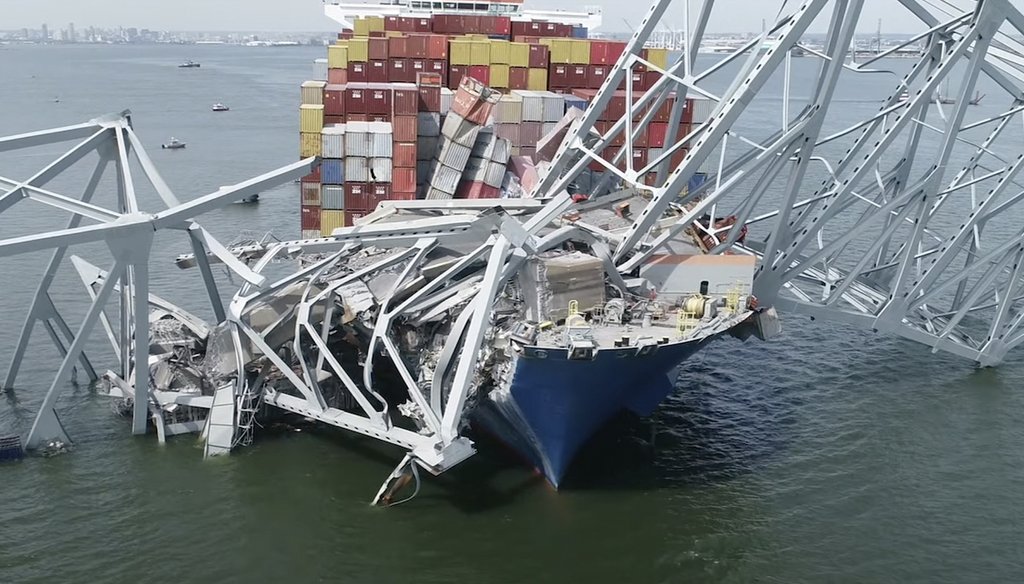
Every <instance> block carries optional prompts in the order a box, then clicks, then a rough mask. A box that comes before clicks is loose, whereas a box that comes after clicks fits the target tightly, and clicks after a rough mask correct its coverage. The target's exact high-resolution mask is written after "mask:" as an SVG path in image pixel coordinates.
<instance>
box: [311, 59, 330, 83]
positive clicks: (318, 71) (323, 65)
mask: <svg viewBox="0 0 1024 584" xmlns="http://www.w3.org/2000/svg"><path fill="white" fill-rule="evenodd" d="M313 79H314V80H316V81H325V82H326V81H327V59H315V60H314V61H313Z"/></svg>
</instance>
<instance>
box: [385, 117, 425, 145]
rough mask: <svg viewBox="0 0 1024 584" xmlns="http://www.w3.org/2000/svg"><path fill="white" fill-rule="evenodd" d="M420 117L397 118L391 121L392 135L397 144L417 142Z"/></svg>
mask: <svg viewBox="0 0 1024 584" xmlns="http://www.w3.org/2000/svg"><path fill="white" fill-rule="evenodd" d="M418 126H419V116H395V117H394V119H393V120H392V121H391V133H392V136H393V138H394V141H395V142H415V141H416V135H417V133H418V132H417V129H418Z"/></svg>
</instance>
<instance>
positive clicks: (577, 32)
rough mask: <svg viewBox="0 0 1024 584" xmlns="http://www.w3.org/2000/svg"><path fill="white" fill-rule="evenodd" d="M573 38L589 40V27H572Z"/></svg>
mask: <svg viewBox="0 0 1024 584" xmlns="http://www.w3.org/2000/svg"><path fill="white" fill-rule="evenodd" d="M572 38H574V39H585V38H587V27H585V26H574V27H572Z"/></svg>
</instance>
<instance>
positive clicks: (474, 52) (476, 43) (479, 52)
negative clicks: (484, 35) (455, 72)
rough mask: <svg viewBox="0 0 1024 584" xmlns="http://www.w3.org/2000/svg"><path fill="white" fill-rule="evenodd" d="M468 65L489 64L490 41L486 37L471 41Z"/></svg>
mask: <svg viewBox="0 0 1024 584" xmlns="http://www.w3.org/2000/svg"><path fill="white" fill-rule="evenodd" d="M470 50H471V53H470V56H469V60H470V61H471V62H470V65H490V64H491V43H490V42H489V41H488V40H486V39H480V40H477V39H474V40H473V41H471V49H470Z"/></svg>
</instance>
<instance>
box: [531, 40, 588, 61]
mask: <svg viewBox="0 0 1024 584" xmlns="http://www.w3.org/2000/svg"><path fill="white" fill-rule="evenodd" d="M544 41H547V42H546V43H545V42H544ZM541 43H542V44H545V45H547V46H548V48H549V49H550V50H551V64H552V65H571V64H572V45H573V40H572V39H554V38H547V39H541ZM588 60H589V56H588Z"/></svg>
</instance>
